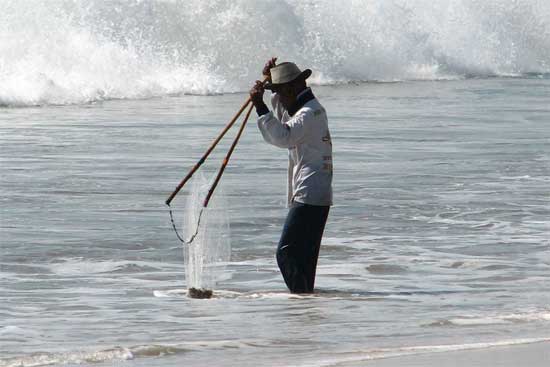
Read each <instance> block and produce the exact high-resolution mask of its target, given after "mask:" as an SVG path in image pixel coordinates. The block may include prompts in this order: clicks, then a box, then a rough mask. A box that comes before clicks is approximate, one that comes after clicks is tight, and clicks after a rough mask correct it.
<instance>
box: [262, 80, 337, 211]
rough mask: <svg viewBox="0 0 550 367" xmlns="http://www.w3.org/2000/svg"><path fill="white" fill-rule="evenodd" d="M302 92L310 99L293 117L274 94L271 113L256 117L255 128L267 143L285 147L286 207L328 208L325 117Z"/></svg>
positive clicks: (328, 148)
mask: <svg viewBox="0 0 550 367" xmlns="http://www.w3.org/2000/svg"><path fill="white" fill-rule="evenodd" d="M304 93H309V95H310V98H309V100H307V101H306V102H305V104H304V105H303V106H301V108H299V109H298V111H296V113H295V114H294V115H293V116H290V114H289V112H288V111H287V110H286V109H285V108H284V107H283V105H282V104H281V103H280V101H279V96H278V95H277V94H276V93H274V94H273V95H272V97H271V104H272V106H273V111H270V112H268V113H266V114H263V115H261V116H259V117H258V127H259V129H260V132H261V133H262V136H263V138H264V140H265V141H266V142H268V143H270V144H272V145H275V146H277V147H280V148H288V153H289V154H288V158H289V164H288V186H287V204H288V205H289V206H291V205H292V203H293V202H299V203H304V204H309V205H320V206H330V205H332V141H331V138H330V132H329V129H328V119H327V114H326V111H325V109H324V108H323V106H321V104H320V103H319V101H318V100H317V99H316V98H314V97H313V95H312V94H311V90H310V89H309V88H308V89H306V90H305V91H304V92H302V94H304ZM300 97H302V96H301V95H299V96H298V101H300ZM312 97H313V98H312Z"/></svg>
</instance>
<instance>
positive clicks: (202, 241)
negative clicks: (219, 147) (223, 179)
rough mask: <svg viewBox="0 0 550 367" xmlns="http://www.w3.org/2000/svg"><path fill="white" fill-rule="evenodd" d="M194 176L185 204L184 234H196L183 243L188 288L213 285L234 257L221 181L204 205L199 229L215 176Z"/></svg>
mask: <svg viewBox="0 0 550 367" xmlns="http://www.w3.org/2000/svg"><path fill="white" fill-rule="evenodd" d="M192 180H193V181H192V182H191V192H190V194H189V196H188V197H187V202H186V205H185V218H184V223H183V238H184V239H185V240H188V239H189V238H190V237H192V236H193V235H194V234H195V233H197V235H196V237H195V239H194V240H193V242H192V243H190V244H184V245H183V253H184V258H185V262H186V278H187V288H206V289H212V288H213V287H214V285H215V284H216V282H217V281H218V280H219V279H220V278H221V276H222V274H223V272H224V270H225V265H226V263H227V262H228V261H229V260H230V257H231V234H230V228H229V219H228V215H227V205H226V197H225V195H224V190H223V185H220V186H219V187H218V188H217V189H216V193H215V194H214V195H213V196H212V199H211V200H210V203H209V204H208V207H207V208H206V209H204V211H203V213H202V216H201V218H200V226H199V228H198V231H197V223H198V221H199V215H200V212H201V209H202V204H203V201H204V198H205V197H206V194H207V193H208V189H209V188H210V184H211V182H209V181H212V180H207V179H206V177H205V176H204V174H203V173H202V172H198V173H197V174H195V176H194V177H193V179H192Z"/></svg>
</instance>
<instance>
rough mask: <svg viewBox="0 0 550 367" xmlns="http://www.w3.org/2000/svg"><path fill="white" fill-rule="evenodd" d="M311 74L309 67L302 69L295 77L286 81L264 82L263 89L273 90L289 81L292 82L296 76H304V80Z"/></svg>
mask: <svg viewBox="0 0 550 367" xmlns="http://www.w3.org/2000/svg"><path fill="white" fill-rule="evenodd" d="M310 76H311V69H305V70H304V71H302V72H301V73H300V74H299V75H298V76H297V77H296V78H294V79H292V80H290V81H288V82H286V83H271V82H266V83H265V84H264V89H267V90H271V91H272V90H275V89H277V88H279V87H281V86H283V85H285V84H289V83H292V82H293V81H295V80H296V79H298V78H304V80H306V79H307V78H309V77H310Z"/></svg>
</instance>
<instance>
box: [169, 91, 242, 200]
mask: <svg viewBox="0 0 550 367" xmlns="http://www.w3.org/2000/svg"><path fill="white" fill-rule="evenodd" d="M250 102H251V100H250V97H249V98H248V99H247V100H246V102H245V103H244V104H243V105H242V106H241V108H240V110H239V111H238V112H237V113H236V114H235V116H233V118H232V119H231V121H229V123H228V124H227V125H226V126H225V128H224V129H223V130H222V132H221V133H220V134H219V135H218V137H217V138H216V139H215V140H214V141H213V142H212V144H211V145H210V148H208V150H207V151H206V152H205V153H204V154H203V156H202V157H201V159H199V161H198V162H197V163H196V164H195V165H194V166H193V168H192V169H191V170H190V171H189V173H187V175H186V176H185V177H184V178H183V179H182V180H181V182H180V183H179V185H178V186H177V187H176V189H175V190H174V192H172V194H170V196H169V197H168V199H166V205H170V203H171V202H172V200H173V199H174V197H175V196H176V195H177V194H178V192H179V191H180V190H181V189H182V188H183V186H184V185H185V184H186V183H187V181H189V179H190V178H191V176H193V174H194V173H195V172H196V171H197V170H198V169H199V167H200V166H201V165H202V164H203V163H204V161H205V160H206V158H208V156H209V155H210V153H212V151H213V150H214V148H215V147H216V145H218V143H219V142H220V140H222V138H223V137H224V135H225V133H227V131H228V130H229V129H230V128H231V127H232V126H233V124H234V123H235V121H237V119H238V118H239V116H240V115H241V114H242V113H243V111H244V109H245V108H246V106H248V104H249V103H250Z"/></svg>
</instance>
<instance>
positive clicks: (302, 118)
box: [258, 111, 309, 148]
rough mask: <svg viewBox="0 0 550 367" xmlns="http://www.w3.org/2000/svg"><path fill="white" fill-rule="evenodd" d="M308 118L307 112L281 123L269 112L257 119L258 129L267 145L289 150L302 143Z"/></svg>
mask: <svg viewBox="0 0 550 367" xmlns="http://www.w3.org/2000/svg"><path fill="white" fill-rule="evenodd" d="M308 116H309V113H308V112H302V113H299V114H296V116H294V117H293V118H292V119H290V120H288V121H287V122H286V123H282V122H281V121H280V120H279V119H277V117H275V115H274V114H273V112H271V111H270V112H268V113H266V114H264V115H261V116H260V117H258V128H259V129H260V132H261V133H262V136H263V137H264V140H265V141H267V142H268V143H270V144H273V145H275V146H277V147H279V148H291V147H294V146H296V145H298V144H300V143H301V142H302V141H303V139H304V137H305V135H306V121H307V119H308Z"/></svg>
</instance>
